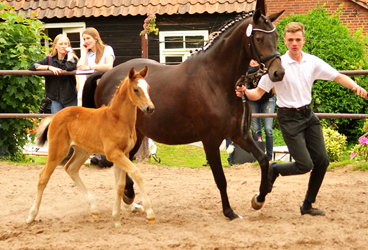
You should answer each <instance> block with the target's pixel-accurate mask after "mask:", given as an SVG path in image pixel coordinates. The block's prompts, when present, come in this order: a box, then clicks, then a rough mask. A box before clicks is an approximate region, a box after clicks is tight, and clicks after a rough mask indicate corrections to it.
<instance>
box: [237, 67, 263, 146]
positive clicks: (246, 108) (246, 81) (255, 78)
mask: <svg viewBox="0 0 368 250" xmlns="http://www.w3.org/2000/svg"><path fill="white" fill-rule="evenodd" d="M266 73H267V72H266V71H264V70H263V69H262V68H261V67H259V68H258V70H257V71H256V72H254V73H251V74H249V73H248V72H247V74H246V75H245V76H244V75H242V76H241V77H240V78H239V79H238V81H236V84H235V88H236V87H237V86H242V85H245V86H246V87H247V88H248V87H249V86H250V85H251V84H253V87H255V86H256V85H257V84H258V82H259V79H261V77H262V76H263V75H264V74H266ZM247 101H248V103H249V99H248V97H247V95H245V94H244V93H242V103H243V117H242V121H241V130H240V132H241V134H242V137H243V138H244V139H247V137H248V133H247V132H248V131H249V130H250V125H251V124H252V118H251V117H252V116H251V114H252V108H251V106H250V104H248V105H247Z"/></svg>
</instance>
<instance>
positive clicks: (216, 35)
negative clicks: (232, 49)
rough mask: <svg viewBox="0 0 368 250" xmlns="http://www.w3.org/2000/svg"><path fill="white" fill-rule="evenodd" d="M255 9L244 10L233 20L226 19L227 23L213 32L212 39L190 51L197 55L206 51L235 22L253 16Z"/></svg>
mask: <svg viewBox="0 0 368 250" xmlns="http://www.w3.org/2000/svg"><path fill="white" fill-rule="evenodd" d="M253 14H254V11H249V12H243V13H241V14H239V15H237V16H236V17H235V18H234V19H232V20H228V21H226V23H225V24H223V25H222V26H221V27H220V28H219V29H218V31H215V32H213V33H212V34H213V36H212V37H211V39H210V40H209V41H208V42H207V43H206V44H205V45H204V46H203V47H202V48H199V49H196V50H194V51H192V50H191V51H190V53H191V55H195V54H196V53H198V52H200V51H206V50H207V49H209V48H210V47H211V46H212V44H213V43H214V42H215V41H216V40H218V38H219V37H220V36H221V35H223V34H224V33H225V32H226V31H228V30H229V29H230V28H232V27H234V26H235V24H238V23H239V22H241V21H243V20H245V19H247V18H249V17H251V16H253Z"/></svg>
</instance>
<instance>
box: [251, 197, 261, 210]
mask: <svg viewBox="0 0 368 250" xmlns="http://www.w3.org/2000/svg"><path fill="white" fill-rule="evenodd" d="M257 197H258V194H256V195H254V196H253V198H252V208H254V209H255V210H259V209H261V208H262V207H263V204H264V202H259V201H257Z"/></svg>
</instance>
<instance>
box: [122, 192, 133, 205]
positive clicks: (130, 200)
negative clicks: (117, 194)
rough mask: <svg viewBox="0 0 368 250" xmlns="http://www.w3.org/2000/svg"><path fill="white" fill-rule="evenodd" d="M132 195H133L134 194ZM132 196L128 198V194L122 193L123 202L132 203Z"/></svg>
mask: <svg viewBox="0 0 368 250" xmlns="http://www.w3.org/2000/svg"><path fill="white" fill-rule="evenodd" d="M134 197H135V195H134ZM134 197H133V198H129V197H128V196H126V195H125V194H123V201H124V203H125V204H127V205H130V204H132V203H133V201H134Z"/></svg>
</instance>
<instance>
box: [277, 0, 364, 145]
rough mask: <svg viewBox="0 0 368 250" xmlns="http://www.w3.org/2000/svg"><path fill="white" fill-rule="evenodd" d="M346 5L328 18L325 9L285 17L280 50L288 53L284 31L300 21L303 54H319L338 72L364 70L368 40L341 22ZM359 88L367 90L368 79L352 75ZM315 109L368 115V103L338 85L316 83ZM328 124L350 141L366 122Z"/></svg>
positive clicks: (355, 137) (356, 135) (357, 135)
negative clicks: (302, 29)
mask: <svg viewBox="0 0 368 250" xmlns="http://www.w3.org/2000/svg"><path fill="white" fill-rule="evenodd" d="M342 8H343V4H341V5H340V7H339V8H338V10H336V12H335V13H334V14H333V15H331V16H329V14H328V11H327V9H326V8H324V6H319V7H317V8H316V9H314V10H311V11H309V13H308V14H304V15H290V16H288V17H285V18H283V19H282V20H281V21H280V23H279V24H278V25H277V31H278V33H279V34H280V38H279V39H280V42H279V43H278V51H279V52H280V53H281V54H283V53H285V52H286V51H287V47H286V45H285V44H284V43H283V38H284V28H285V26H286V25H287V24H288V23H290V22H301V23H303V24H304V26H305V38H306V42H305V44H304V46H303V51H305V52H307V53H310V54H313V55H316V56H318V57H320V58H321V59H323V60H324V61H326V62H327V63H329V64H330V65H331V66H333V67H334V68H336V69H337V70H361V69H367V68H368V60H367V47H366V45H367V44H368V39H367V37H365V36H364V35H363V34H362V29H358V30H357V31H356V32H355V33H353V35H351V32H350V31H349V29H348V28H347V27H346V26H345V25H343V24H342V23H341V20H340V18H339V15H340V14H341V10H342ZM352 79H354V80H355V81H356V82H357V83H358V84H359V85H361V86H362V87H364V88H365V89H368V77H367V76H352ZM312 95H313V101H312V106H313V109H314V111H316V112H321V113H365V114H366V113H368V105H367V100H364V99H362V98H358V97H357V95H356V94H355V93H353V92H352V91H351V90H348V89H346V88H345V87H343V86H341V85H340V84H338V83H336V82H331V81H327V82H326V81H317V82H316V83H315V84H314V86H313V93H312ZM323 122H326V123H327V125H329V126H332V127H336V128H337V129H338V131H339V133H340V134H344V135H346V136H347V137H348V140H349V141H352V140H354V141H355V140H356V139H357V138H358V137H359V136H361V134H360V132H361V128H362V126H363V123H364V120H353V119H328V120H326V121H323Z"/></svg>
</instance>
